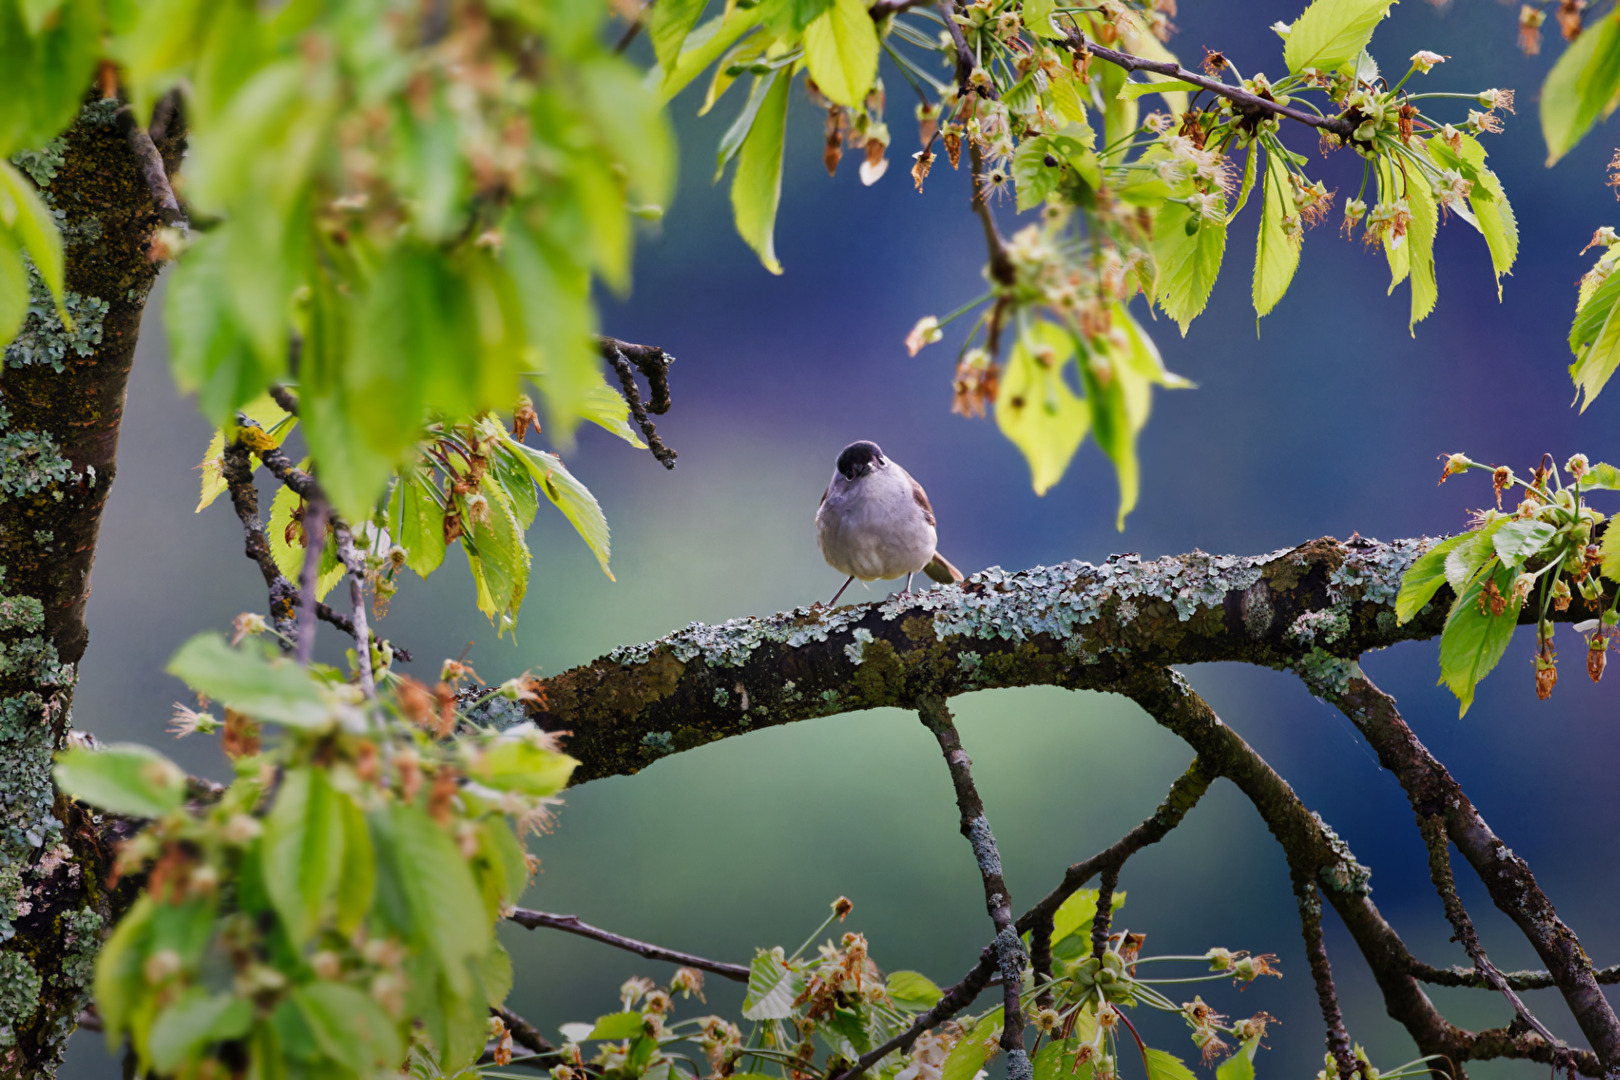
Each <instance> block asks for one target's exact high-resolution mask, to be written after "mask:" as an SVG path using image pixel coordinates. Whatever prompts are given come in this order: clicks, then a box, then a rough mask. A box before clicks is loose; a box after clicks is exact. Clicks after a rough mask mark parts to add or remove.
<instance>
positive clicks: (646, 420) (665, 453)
mask: <svg viewBox="0 0 1620 1080" xmlns="http://www.w3.org/2000/svg"><path fill="white" fill-rule="evenodd" d="M626 348H631V349H641V350H643V354H644V359H643V360H642V362H641V363H639V364H637V365H635V366H636V367H640V369H641V370H642V371H643V372H646V373H648V377H647V383H648V386H649V387H650V388H651V389H652V392H653V398H654V404H662V405H663V408H662V409H655V410H652V411H655V412H663V411H665V410H666V409H668V408H669V362H670V360H671V359H673V358H672V357H668V356H665V355H664V350H662V349H655V348H652V347H649V346H646V345H639V346H637V345H626V343H624V342H622V341H615V340H613V339H612V338H603V339H602V353H603V355H604V356H606V357H607V358H608V363H610V364H612V365H613V370H614V371H615V372H616V373H617V374H618V376H619V388H620V389H621V390H623V391H624V400H625V402H626V403H627V404H628V405H629V406H630V415H631V416H632V417H634V418H635V421H636V426H637V427H639V428H641V437H642V438H644V439H646V440H647V449H648V450H650V451H652V456H653V457H655V458H657V459H658V463H659V464H660V465H662V466H663V467H664V468H666V469H673V468H674V467H675V458H676V457H677V456H679V455H677V454H676V453H675V451H674V450H671V449H670V448H669V447H668V446H667V445H665V443H664V440H663V438H662V437H660V436H659V434H658V425H656V424H654V423H653V421H652V417H650V416H648V415H647V413H648V411H649V410H648V407H647V406H646V405H643V404H642V401H641V388H640V387H639V386H637V385H636V376H635V369H634V367H632V365H631V362H630V358H629V357H628V356H627V355H626V354H625V349H626Z"/></svg>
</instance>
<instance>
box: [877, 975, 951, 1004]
mask: <svg viewBox="0 0 1620 1080" xmlns="http://www.w3.org/2000/svg"><path fill="white" fill-rule="evenodd" d="M888 989H889V996H890V997H891V998H893V999H894V1000H895V1001H896V1002H897V1003H898V1004H899V1005H900V1006H901V1007H902V1008H914V1009H918V1010H921V1009H931V1008H933V1007H934V1005H935V1004H936V1003H937V1002H938V1001H939V999H940V998H941V997H943V996H944V991H942V990H940V988H939V987H938V986H936V985H934V982H933V980H932V979H930V978H929V977H928V976H926V975H923V974H921V973H919V972H915V971H891V972H889V978H888Z"/></svg>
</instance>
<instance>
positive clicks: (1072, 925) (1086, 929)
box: [1052, 889, 1125, 945]
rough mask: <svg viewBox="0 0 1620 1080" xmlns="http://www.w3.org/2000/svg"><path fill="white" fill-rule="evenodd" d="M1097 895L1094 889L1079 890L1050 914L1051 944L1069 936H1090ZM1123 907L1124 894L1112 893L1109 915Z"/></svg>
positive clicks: (1122, 892)
mask: <svg viewBox="0 0 1620 1080" xmlns="http://www.w3.org/2000/svg"><path fill="white" fill-rule="evenodd" d="M1097 895H1098V892H1097V890H1096V889H1079V890H1077V891H1075V892H1074V893H1072V894H1070V896H1069V898H1068V899H1067V900H1065V901H1063V903H1062V904H1060V905H1058V909H1057V911H1055V912H1053V913H1052V944H1054V945H1056V944H1057V943H1058V942H1060V941H1062V940H1063V939H1064V938H1066V937H1068V936H1070V935H1071V934H1081V935H1085V936H1089V935H1090V934H1091V922H1092V920H1093V919H1095V918H1096V917H1097ZM1124 906H1125V892H1124V890H1119V891H1117V892H1115V893H1114V897H1113V901H1112V903H1110V904H1109V906H1108V911H1109V914H1110V915H1111V914H1113V913H1114V912H1116V911H1118V910H1119V909H1120V908H1122V907H1124Z"/></svg>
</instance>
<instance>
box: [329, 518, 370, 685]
mask: <svg viewBox="0 0 1620 1080" xmlns="http://www.w3.org/2000/svg"><path fill="white" fill-rule="evenodd" d="M332 542H333V543H334V544H335V545H336V546H337V556H338V561H339V562H341V563H342V564H343V565H344V567H345V568H347V569H348V571H349V604H350V607H351V609H352V611H353V618H354V640H355V649H354V655H355V660H356V664H357V666H358V667H359V669H360V689H361V690H362V691H364V693H365V695H366V697H376V696H377V683H376V680H375V679H374V678H373V677H372V674H371V648H370V642H371V629H370V627H369V626H367V624H366V594H365V581H366V563H365V560H364V559H362V558H361V557H360V553H359V552H357V551H355V549H354V537H353V535H351V534H350V532H349V527H348V526H347V525H345V524H344V523H343V522H342V521H339V520H338V518H337V515H336V514H333V515H332Z"/></svg>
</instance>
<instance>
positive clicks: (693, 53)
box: [651, 4, 766, 102]
mask: <svg viewBox="0 0 1620 1080" xmlns="http://www.w3.org/2000/svg"><path fill="white" fill-rule="evenodd" d="M765 7H766V5H764V4H753V5H751V6H749V7H742V6H741V5H737V6H731V7H728V8H727V10H726V11H725V12H724V13H723V14H720V15H716V16H715V17H714V18H712V19H710V20H709V21H708V22H706V23H704V24H703V25H701V26H699V27H696V28H695V29H693V30H692V31H691V33H689V34H687V36H686V41H685V44H684V47H683V48H682V49H681V57H680V60H679V61H677V63H676V64H675V66H674V67H673V68H671V67H664V68H663V78H662V79H658V82H657V86H658V96H659V98H660V99H661V100H663V101H665V102H668V101H669V100H670V99H671V98H673V97H674V96H675V95H676V94H678V93H680V92H681V91H682V90H683V89H685V88H686V85H687V84H688V83H690V82H691V81H692V80H693V79H695V78H697V77H698V75H700V74H701V73H702V72H703V71H705V70H706V69H707V68H708V66H709V65H710V64H712V63H714V62H715V60H716V59H718V58H719V56H720V54H722V53H724V52H725V51H726V50H727V49H729V48H731V47H732V46H733V45H735V44H737V42H739V41H741V40H742V39H743V37H744V36H746V35H748V34H751V33H753V32H754V31H755V30H757V29H758V28H759V22H760V19H761V18H763V17H764V13H765ZM657 76H658V73H657V71H655V72H653V74H652V77H651V78H653V79H657Z"/></svg>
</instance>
